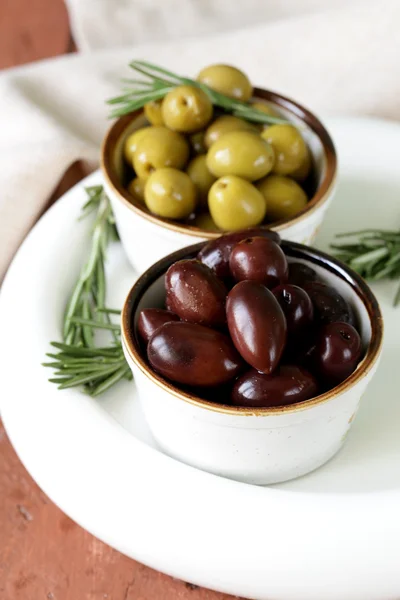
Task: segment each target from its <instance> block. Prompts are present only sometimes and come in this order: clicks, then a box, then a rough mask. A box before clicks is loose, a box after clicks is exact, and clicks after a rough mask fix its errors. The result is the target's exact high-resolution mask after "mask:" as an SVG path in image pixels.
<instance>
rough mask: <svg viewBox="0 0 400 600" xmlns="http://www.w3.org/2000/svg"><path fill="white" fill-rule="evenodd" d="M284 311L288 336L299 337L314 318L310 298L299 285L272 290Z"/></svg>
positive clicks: (288, 285)
mask: <svg viewBox="0 0 400 600" xmlns="http://www.w3.org/2000/svg"><path fill="white" fill-rule="evenodd" d="M272 293H273V294H274V296H275V298H276V299H277V300H278V302H279V305H280V307H281V309H282V310H283V312H284V314H285V317H286V323H287V331H288V335H290V336H292V335H298V334H299V333H302V332H303V331H304V330H305V328H306V327H309V326H310V325H311V323H312V320H313V317H314V308H313V305H312V302H311V300H310V296H309V295H308V294H307V292H306V291H305V290H303V289H302V288H301V287H298V286H297V285H291V284H290V283H284V284H283V285H279V286H278V287H276V288H275V289H273V290H272Z"/></svg>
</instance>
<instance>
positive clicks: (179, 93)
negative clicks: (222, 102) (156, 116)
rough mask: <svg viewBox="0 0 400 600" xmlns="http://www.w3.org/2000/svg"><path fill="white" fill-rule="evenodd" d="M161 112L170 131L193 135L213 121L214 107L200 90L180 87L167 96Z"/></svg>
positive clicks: (189, 86) (188, 86) (186, 86)
mask: <svg viewBox="0 0 400 600" xmlns="http://www.w3.org/2000/svg"><path fill="white" fill-rule="evenodd" d="M161 112H162V117H163V119H164V123H165V125H166V126H167V127H169V128H170V129H173V130H174V131H180V132H182V133H193V132H194V131H199V129H202V128H203V127H205V126H206V125H207V124H208V123H209V121H211V118H212V115H213V105H212V104H211V100H210V99H209V97H208V96H207V95H206V94H205V93H204V92H203V90H201V89H200V88H197V87H194V86H191V85H179V86H178V87H176V88H174V89H173V90H171V91H170V92H168V94H167V95H166V96H165V98H164V100H163V101H162V105H161Z"/></svg>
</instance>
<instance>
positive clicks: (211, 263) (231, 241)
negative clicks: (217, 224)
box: [197, 227, 281, 279]
mask: <svg viewBox="0 0 400 600" xmlns="http://www.w3.org/2000/svg"><path fill="white" fill-rule="evenodd" d="M254 236H257V237H265V238H267V239H270V240H272V241H274V242H275V243H276V244H279V243H280V239H281V238H280V236H279V234H278V233H276V232H275V231H270V230H269V229H263V228H261V227H254V228H250V229H243V230H242V231H235V232H234V233H226V234H225V235H221V237H219V238H217V239H215V240H211V241H210V242H208V244H206V245H205V246H204V247H203V248H202V249H201V250H200V252H199V253H198V255H197V258H198V259H199V260H200V261H201V262H202V263H203V264H205V265H207V266H208V267H210V269H212V270H213V271H214V273H215V274H216V276H217V277H220V278H221V279H227V278H229V277H230V276H231V271H230V268H229V258H230V255H231V252H232V249H233V247H234V246H236V244H238V243H239V242H241V241H242V240H244V239H246V238H248V237H254Z"/></svg>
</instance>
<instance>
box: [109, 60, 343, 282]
mask: <svg viewBox="0 0 400 600" xmlns="http://www.w3.org/2000/svg"><path fill="white" fill-rule="evenodd" d="M196 82H197V83H198V84H199V85H203V86H204V85H206V86H208V88H210V89H211V90H213V91H214V92H217V93H218V94H224V96H223V98H228V99H231V100H232V99H234V101H235V102H236V101H239V102H240V105H239V109H241V110H239V113H238V111H237V110H236V111H233V112H234V113H235V114H232V112H229V110H228V109H224V108H221V105H218V106H216V105H214V104H213V103H212V101H211V100H210V98H209V96H208V95H207V93H205V91H204V89H203V88H201V87H196V85H177V86H176V87H173V88H172V89H171V90H170V91H169V92H168V93H167V94H166V95H165V96H164V98H162V99H160V100H158V101H152V102H149V103H148V104H146V105H145V106H144V108H143V109H139V110H136V111H135V112H133V113H131V114H127V115H125V116H123V117H121V118H119V119H118V120H117V121H116V122H115V123H114V124H113V125H112V127H111V128H110V130H109V132H108V133H107V135H106V137H105V140H104V144H103V149H102V156H101V168H102V173H103V177H104V185H105V188H106V191H107V193H108V195H109V198H110V200H111V203H112V207H113V211H114V214H115V218H116V223H117V227H118V230H119V234H120V237H121V241H122V244H123V245H124V248H125V251H126V253H127V256H128V259H129V260H130V262H131V263H132V265H133V267H134V268H135V269H136V270H138V271H139V272H141V271H143V270H144V269H145V268H147V267H148V266H150V265H151V264H153V263H154V262H155V261H156V260H158V259H159V258H161V257H162V256H165V255H166V254H168V253H170V252H173V251H175V250H178V249H180V248H182V247H185V246H187V245H189V244H191V243H195V242H198V241H204V240H211V239H215V238H217V237H218V236H219V235H221V233H224V232H231V231H238V230H241V229H244V228H247V227H259V226H262V227H265V228H267V229H272V230H273V231H277V232H279V233H280V235H281V236H282V237H283V238H285V239H287V240H292V241H297V242H300V243H305V244H309V243H311V242H312V240H313V239H314V237H315V235H316V232H317V230H318V228H319V226H320V225H321V223H322V220H323V218H324V215H325V212H326V210H327V208H328V206H329V203H330V201H331V200H332V197H333V192H334V187H335V180H336V171H337V160H336V153H335V148H334V145H333V142H332V139H331V137H330V135H329V133H328V132H327V130H326V129H325V127H324V126H323V124H322V123H321V122H320V121H319V120H318V119H317V117H316V116H314V115H313V114H312V113H311V112H310V111H308V110H307V109H306V108H304V107H302V106H300V105H299V104H298V103H296V102H294V101H293V100H290V99H288V98H285V97H284V96H281V95H280V94H277V93H275V92H271V91H267V90H264V89H261V88H254V89H253V87H252V85H251V83H250V81H249V80H248V78H247V76H246V75H245V74H244V73H242V72H241V71H239V70H238V69H235V68H234V67H230V66H227V65H214V66H211V67H207V68H206V69H203V70H202V71H201V72H200V73H199V75H198V77H197V80H196ZM222 104H223V103H222ZM238 114H239V115H242V116H238ZM260 115H261V119H262V120H264V122H256V121H254V120H253V119H257V118H258V119H259V118H260ZM266 119H267V121H268V122H267V123H266V122H265V120H266Z"/></svg>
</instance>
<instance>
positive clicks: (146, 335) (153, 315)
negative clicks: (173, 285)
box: [137, 308, 179, 343]
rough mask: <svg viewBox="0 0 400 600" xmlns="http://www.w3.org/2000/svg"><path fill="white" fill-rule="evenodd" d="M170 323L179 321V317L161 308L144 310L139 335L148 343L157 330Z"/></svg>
mask: <svg viewBox="0 0 400 600" xmlns="http://www.w3.org/2000/svg"><path fill="white" fill-rule="evenodd" d="M169 321H179V317H178V315H175V314H174V313H173V312H171V311H170V310H163V309H161V308H144V309H143V310H141V311H140V315H139V319H138V324H137V328H138V333H139V335H140V337H141V338H142V340H144V341H145V342H146V343H147V342H148V341H149V339H150V338H151V336H152V335H153V333H154V332H155V330H156V329H158V328H159V327H161V325H164V323H168V322H169Z"/></svg>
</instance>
